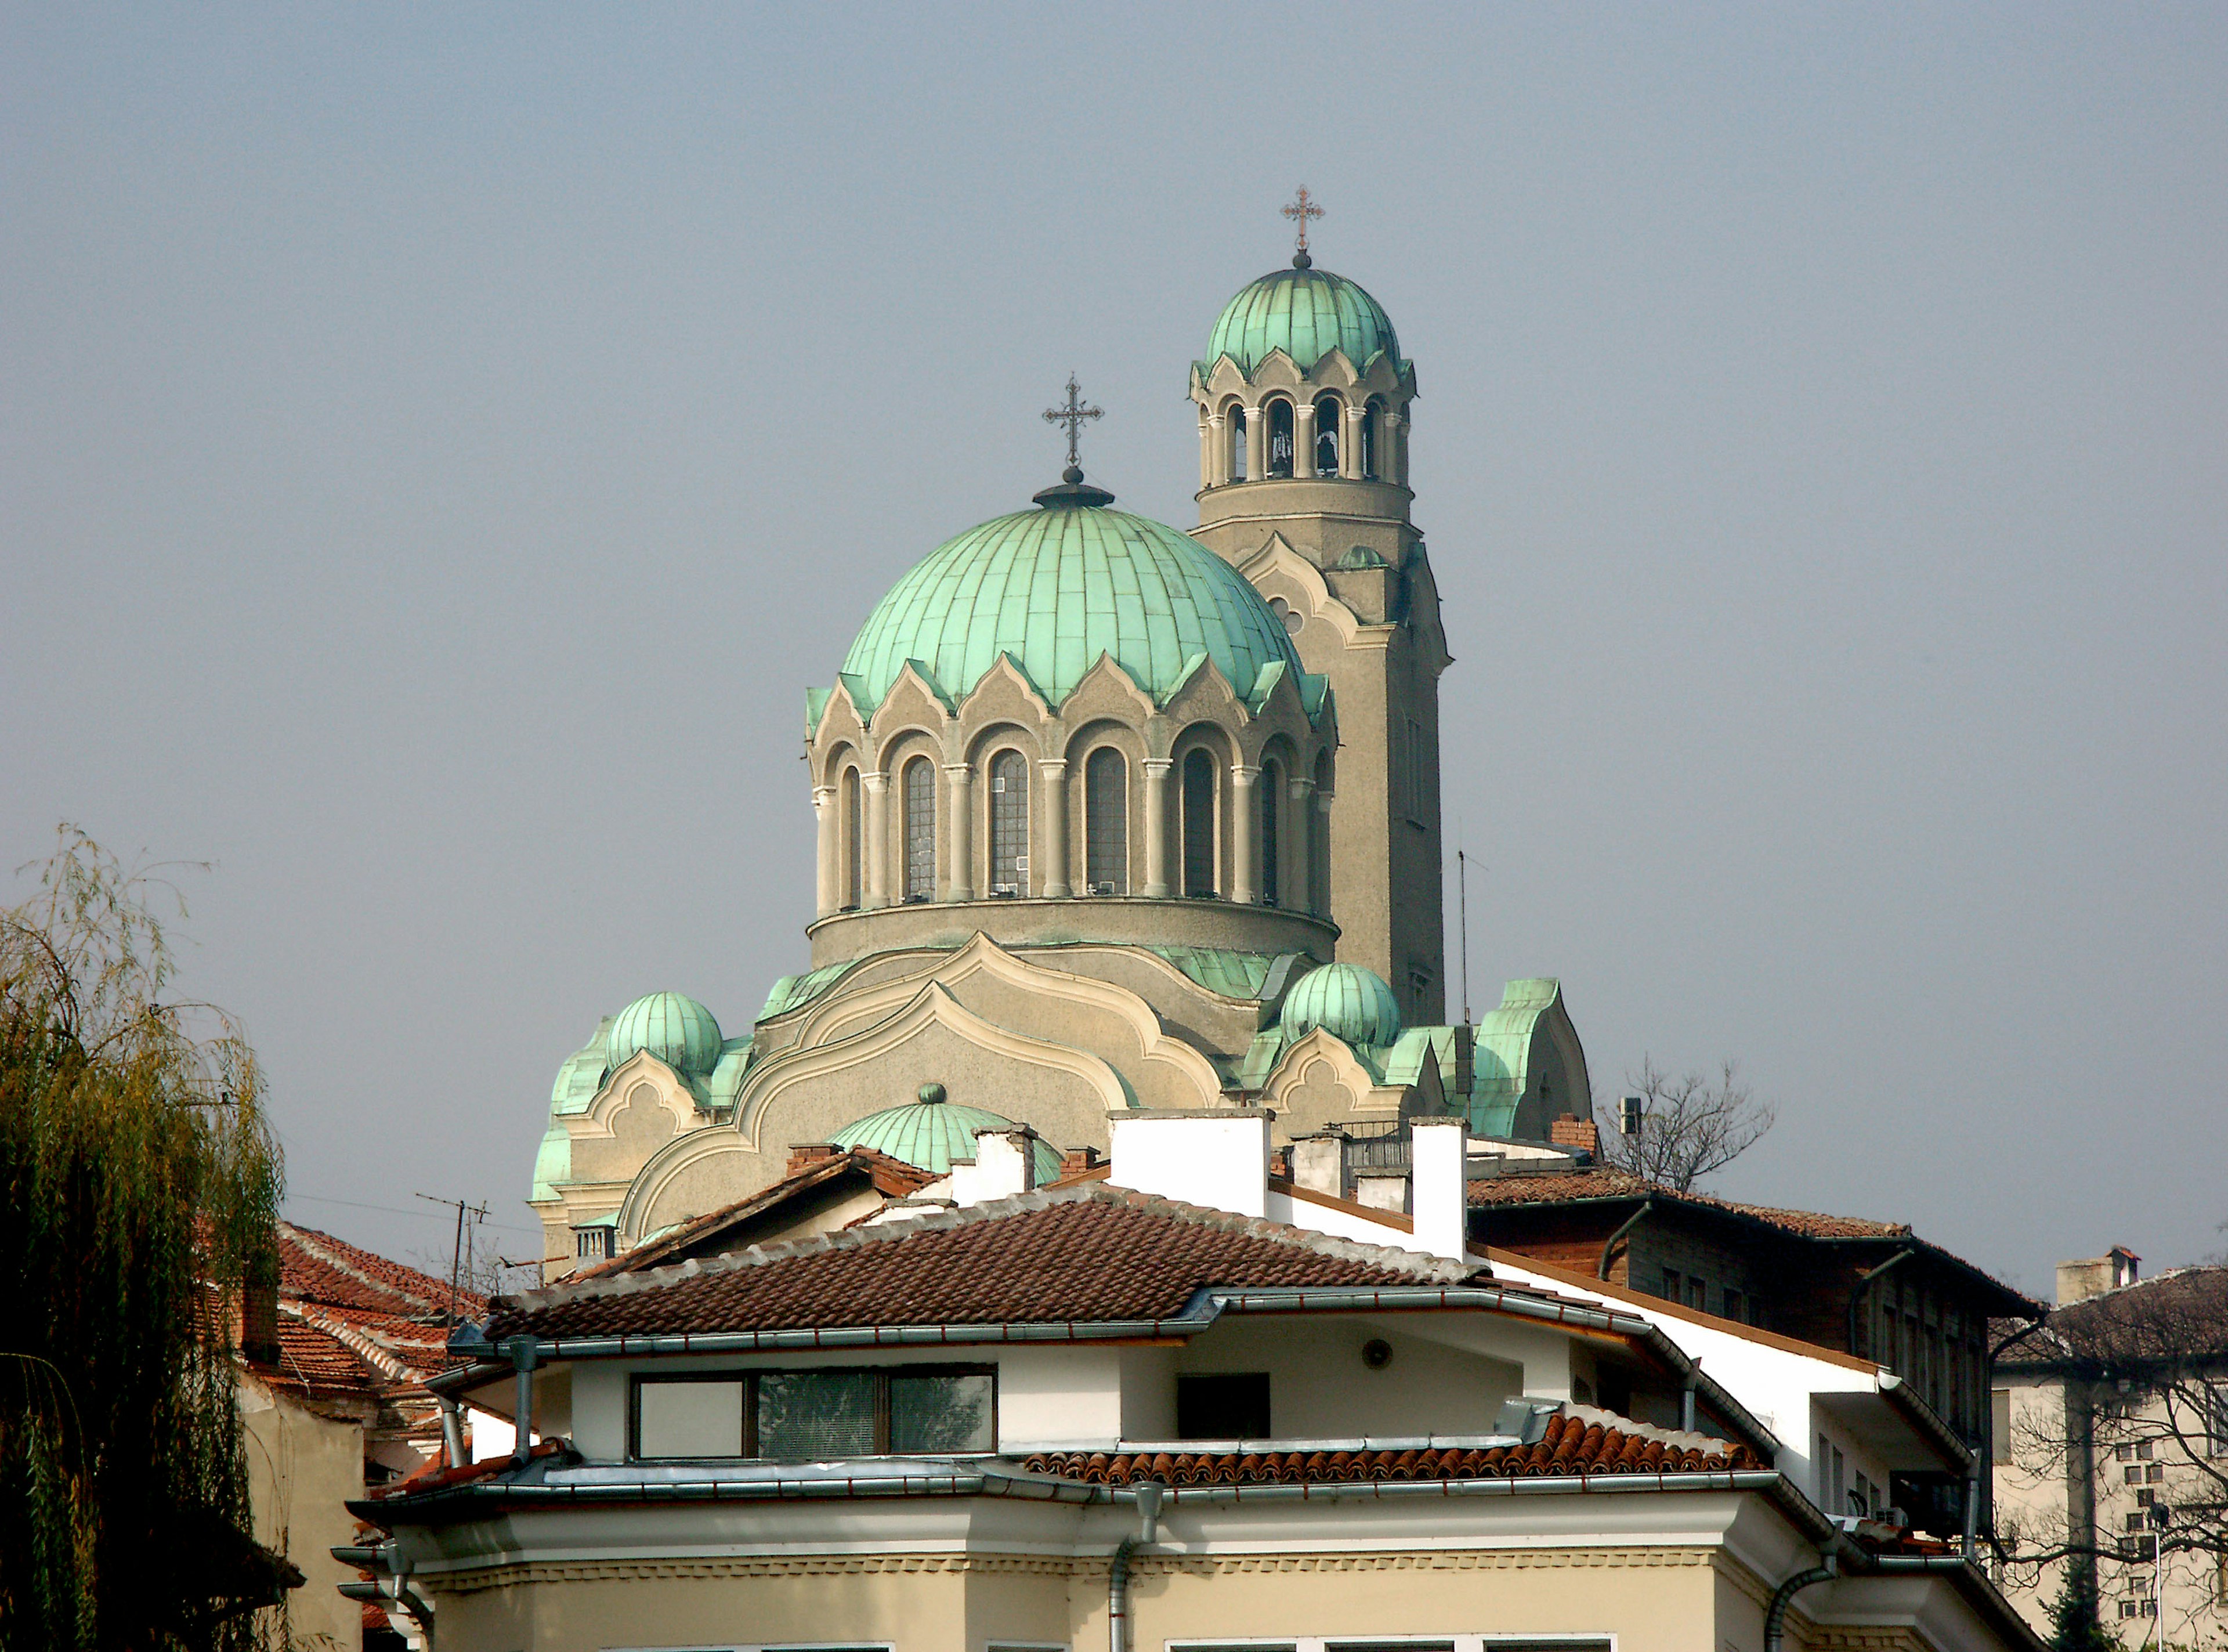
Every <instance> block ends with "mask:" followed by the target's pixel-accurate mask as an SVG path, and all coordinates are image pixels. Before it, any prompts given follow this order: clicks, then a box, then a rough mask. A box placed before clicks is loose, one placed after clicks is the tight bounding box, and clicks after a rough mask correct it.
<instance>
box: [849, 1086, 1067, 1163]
mask: <svg viewBox="0 0 2228 1652" xmlns="http://www.w3.org/2000/svg"><path fill="white" fill-rule="evenodd" d="M920 1088H921V1093H920V1098H919V1100H917V1101H909V1102H906V1103H905V1104H903V1105H900V1106H896V1107H885V1108H883V1109H882V1111H880V1112H878V1113H868V1115H867V1116H866V1117H864V1118H856V1119H854V1120H852V1121H851V1123H849V1124H846V1125H844V1126H843V1128H842V1129H841V1130H837V1131H836V1133H835V1134H834V1135H832V1136H830V1137H829V1138H828V1139H829V1141H831V1142H833V1143H835V1144H836V1146H838V1147H865V1148H872V1149H874V1151H876V1152H877V1153H887V1154H888V1155H889V1156H890V1157H892V1158H893V1159H902V1160H904V1161H905V1162H906V1163H907V1164H912V1165H918V1166H919V1167H920V1169H924V1170H926V1171H930V1172H932V1174H934V1175H939V1176H940V1175H946V1174H948V1173H949V1172H950V1171H951V1162H952V1161H953V1160H954V1159H971V1158H973V1157H974V1156H975V1132H976V1130H1012V1129H1014V1128H1015V1124H1014V1121H1013V1120H1012V1119H1010V1118H1007V1117H1003V1116H1002V1115H1001V1114H998V1113H994V1112H991V1111H988V1110H987V1109H985V1108H982V1107H969V1106H965V1105H962V1104H960V1103H958V1102H955V1101H949V1100H946V1099H945V1098H944V1086H943V1085H938V1084H925V1085H922V1086H921V1087H920ZM1033 1156H1034V1159H1035V1160H1036V1179H1037V1181H1039V1182H1040V1183H1043V1182H1048V1181H1054V1180H1056V1179H1057V1178H1058V1176H1059V1175H1060V1149H1058V1148H1056V1147H1054V1146H1053V1144H1052V1143H1049V1142H1047V1141H1042V1140H1040V1141H1038V1142H1037V1143H1034V1152H1033Z"/></svg>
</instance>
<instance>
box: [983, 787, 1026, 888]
mask: <svg viewBox="0 0 2228 1652" xmlns="http://www.w3.org/2000/svg"><path fill="white" fill-rule="evenodd" d="M1028 875H1029V765H1028V759H1025V758H1024V757H1022V755H1021V753H1020V752H1014V751H1005V752H999V753H998V755H997V756H996V757H994V758H992V759H990V893H991V894H993V895H1003V896H1018V895H1021V894H1025V893H1028V891H1027V890H1026V889H1025V888H1024V887H1022V886H1023V885H1024V883H1025V882H1026V881H1027V880H1028Z"/></svg>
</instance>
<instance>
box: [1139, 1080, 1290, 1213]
mask: <svg viewBox="0 0 2228 1652" xmlns="http://www.w3.org/2000/svg"><path fill="white" fill-rule="evenodd" d="M1106 1117H1107V1121H1108V1134H1109V1135H1111V1137H1112V1138H1113V1144H1114V1169H1113V1174H1112V1175H1111V1176H1110V1177H1108V1180H1109V1181H1113V1182H1116V1183H1118V1184H1119V1185H1120V1186H1122V1187H1124V1188H1136V1190H1137V1191H1138V1192H1139V1193H1149V1194H1156V1195H1157V1196H1159V1197H1160V1198H1162V1199H1175V1200H1180V1201H1182V1202H1183V1203H1185V1204H1188V1205H1205V1206H1207V1207H1209V1208H1210V1209H1213V1210H1226V1211H1231V1212H1233V1213H1236V1214H1238V1215H1240V1216H1265V1215H1267V1214H1268V1213H1269V1125H1270V1123H1271V1121H1272V1120H1273V1119H1274V1118H1275V1117H1277V1115H1276V1114H1275V1113H1273V1112H1271V1111H1269V1110H1268V1109H1267V1108H1265V1107H1245V1108H1239V1107H1208V1108H1200V1109H1198V1110H1196V1111H1193V1110H1182V1111H1178V1110H1175V1109H1168V1110H1162V1109H1158V1108H1144V1107H1124V1108H1122V1109H1120V1110H1118V1111H1114V1112H1111V1113H1109V1114H1107V1115H1106Z"/></svg>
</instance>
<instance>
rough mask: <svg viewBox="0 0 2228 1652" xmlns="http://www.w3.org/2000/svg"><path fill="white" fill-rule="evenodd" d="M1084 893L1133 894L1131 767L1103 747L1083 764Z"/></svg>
mask: <svg viewBox="0 0 2228 1652" xmlns="http://www.w3.org/2000/svg"><path fill="white" fill-rule="evenodd" d="M1083 879H1084V886H1085V887H1084V893H1085V894H1093V895H1126V894H1128V893H1130V765H1129V764H1128V763H1127V762H1126V761H1124V759H1123V756H1122V753H1121V752H1117V751H1116V750H1115V749H1114V748H1113V747H1112V746H1100V747H1099V748H1098V750H1097V751H1095V752H1092V754H1091V757H1090V759H1089V760H1088V761H1087V762H1085V764H1084V765H1083Z"/></svg>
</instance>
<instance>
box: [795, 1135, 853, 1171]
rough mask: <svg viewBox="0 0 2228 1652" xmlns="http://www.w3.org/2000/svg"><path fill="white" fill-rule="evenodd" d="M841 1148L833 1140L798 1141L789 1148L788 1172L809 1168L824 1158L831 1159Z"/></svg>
mask: <svg viewBox="0 0 2228 1652" xmlns="http://www.w3.org/2000/svg"><path fill="white" fill-rule="evenodd" d="M841 1151H842V1149H840V1148H838V1147H837V1146H836V1143H833V1142H799V1143H797V1145H796V1146H794V1147H792V1148H791V1149H789V1174H790V1175H796V1174H797V1172H798V1171H800V1170H810V1169H811V1168H812V1167H813V1166H814V1165H816V1164H818V1163H820V1162H822V1161H823V1160H824V1159H832V1158H834V1157H835V1156H836V1155H837V1154H838V1153H839V1152H841Z"/></svg>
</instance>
